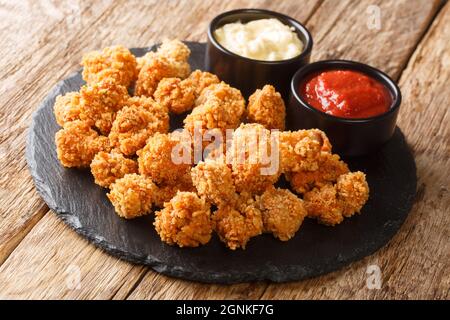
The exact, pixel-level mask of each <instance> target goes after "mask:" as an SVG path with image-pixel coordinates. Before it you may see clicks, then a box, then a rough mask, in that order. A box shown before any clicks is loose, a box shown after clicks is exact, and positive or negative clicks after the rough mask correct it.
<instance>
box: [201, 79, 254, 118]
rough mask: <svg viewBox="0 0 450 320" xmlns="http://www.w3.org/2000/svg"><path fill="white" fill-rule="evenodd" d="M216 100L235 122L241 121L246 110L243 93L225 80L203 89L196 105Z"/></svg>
mask: <svg viewBox="0 0 450 320" xmlns="http://www.w3.org/2000/svg"><path fill="white" fill-rule="evenodd" d="M210 100H215V101H218V102H219V103H220V104H222V105H223V106H224V108H225V110H227V111H228V113H229V114H230V115H231V116H232V117H233V118H234V119H233V120H234V122H235V123H238V124H239V123H240V122H241V120H242V117H243V115H244V112H245V99H244V97H243V96H242V93H241V92H240V91H239V90H238V89H236V88H233V87H231V86H229V85H228V84H226V83H225V82H223V81H222V82H220V83H215V84H211V85H210V86H208V87H206V88H205V89H203V90H202V92H201V94H200V95H199V97H198V98H197V100H196V101H195V104H196V106H199V105H202V104H205V103H206V102H207V101H210Z"/></svg>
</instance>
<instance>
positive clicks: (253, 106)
mask: <svg viewBox="0 0 450 320" xmlns="http://www.w3.org/2000/svg"><path fill="white" fill-rule="evenodd" d="M285 118H286V107H285V105H284V101H283V98H281V94H280V93H278V92H276V91H275V88H274V87H273V86H271V85H265V86H264V87H263V88H262V89H261V90H260V89H258V90H256V91H255V93H253V94H252V95H251V96H250V97H249V99H248V108H247V119H248V121H249V122H256V123H260V124H262V125H263V126H264V127H266V128H267V129H269V130H270V129H279V130H284V127H285Z"/></svg>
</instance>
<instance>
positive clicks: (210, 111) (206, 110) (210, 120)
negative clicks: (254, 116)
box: [183, 99, 240, 136]
mask: <svg viewBox="0 0 450 320" xmlns="http://www.w3.org/2000/svg"><path fill="white" fill-rule="evenodd" d="M183 123H184V128H185V129H186V130H187V131H188V132H189V133H190V134H191V135H192V136H194V134H195V132H196V131H198V132H199V134H200V135H201V136H203V135H204V133H205V132H206V131H207V130H220V132H221V133H222V135H223V136H225V134H226V130H227V129H234V128H237V127H238V126H239V123H240V122H239V121H238V120H237V118H236V116H235V115H233V114H231V113H230V111H229V110H228V109H227V107H226V106H225V104H222V103H220V101H218V100H216V99H211V100H208V101H206V102H205V103H204V104H202V105H200V106H198V107H195V108H194V109H193V110H192V112H191V113H190V114H188V115H187V116H186V118H185V119H184V120H183Z"/></svg>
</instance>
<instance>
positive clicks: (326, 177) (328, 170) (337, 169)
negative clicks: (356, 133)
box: [286, 153, 349, 194]
mask: <svg viewBox="0 0 450 320" xmlns="http://www.w3.org/2000/svg"><path fill="white" fill-rule="evenodd" d="M348 172H349V170H348V166H347V164H346V163H345V162H344V161H342V160H341V159H340V158H339V156H338V155H337V154H331V153H322V154H321V155H320V156H319V158H318V168H317V170H314V171H308V170H301V171H299V172H293V173H287V174H286V178H287V180H288V181H289V182H290V184H291V187H292V189H294V191H295V192H297V193H299V194H304V193H305V192H308V191H310V190H312V189H313V188H315V187H319V188H320V187H322V186H324V185H325V184H328V183H330V182H331V183H335V182H336V181H337V179H338V177H339V176H340V175H343V174H345V173H348Z"/></svg>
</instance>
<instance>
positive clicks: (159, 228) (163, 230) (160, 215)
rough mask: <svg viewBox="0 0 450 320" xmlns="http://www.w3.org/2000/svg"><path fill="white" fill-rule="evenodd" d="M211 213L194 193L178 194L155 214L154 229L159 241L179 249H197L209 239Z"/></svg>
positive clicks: (203, 201)
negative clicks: (175, 245) (159, 238)
mask: <svg viewBox="0 0 450 320" xmlns="http://www.w3.org/2000/svg"><path fill="white" fill-rule="evenodd" d="M210 216H211V212H210V207H209V205H208V204H207V203H206V202H205V200H203V199H200V198H199V197H198V196H197V194H195V193H194V192H178V193H177V194H176V196H175V197H173V198H172V200H170V202H166V203H165V204H164V209H162V210H160V211H158V212H156V217H155V222H154V225H155V229H156V232H158V234H159V236H160V237H161V240H162V241H164V242H166V243H168V244H171V245H173V244H177V245H178V246H180V247H197V246H199V245H202V244H206V243H208V242H209V240H210V239H211V233H212V226H211V217H210Z"/></svg>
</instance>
